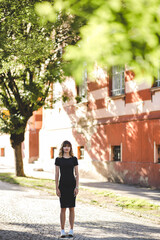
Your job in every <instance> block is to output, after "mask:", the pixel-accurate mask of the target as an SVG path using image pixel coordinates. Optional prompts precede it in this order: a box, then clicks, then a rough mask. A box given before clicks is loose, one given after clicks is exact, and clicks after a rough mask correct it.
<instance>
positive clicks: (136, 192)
mask: <svg viewBox="0 0 160 240" xmlns="http://www.w3.org/2000/svg"><path fill="white" fill-rule="evenodd" d="M14 171H15V170H14V168H13V167H7V166H3V165H0V172H12V173H13V172H14ZM25 173H26V175H27V176H32V177H36V178H46V179H54V173H53V172H51V171H50V172H46V171H42V172H41V171H34V164H27V165H26V166H25ZM80 184H81V186H82V187H86V188H91V189H92V188H97V189H101V190H103V189H104V190H107V191H110V192H113V193H115V194H119V195H121V196H127V197H135V198H143V199H146V200H149V201H150V202H153V203H155V204H159V205H160V189H159V190H154V189H150V188H144V187H138V186H137V187H136V186H132V185H127V184H119V183H111V182H106V181H103V182H100V181H96V180H95V179H94V180H93V179H84V178H80Z"/></svg>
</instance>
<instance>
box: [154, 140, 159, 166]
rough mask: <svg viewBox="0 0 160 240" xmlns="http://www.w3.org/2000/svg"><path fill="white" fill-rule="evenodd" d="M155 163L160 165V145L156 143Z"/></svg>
mask: <svg viewBox="0 0 160 240" xmlns="http://www.w3.org/2000/svg"><path fill="white" fill-rule="evenodd" d="M154 162H155V163H160V144H156V143H155V142H154Z"/></svg>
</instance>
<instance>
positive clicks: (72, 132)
mask: <svg viewBox="0 0 160 240" xmlns="http://www.w3.org/2000/svg"><path fill="white" fill-rule="evenodd" d="M95 78H96V80H95V81H89V80H88V79H87V75H85V76H84V81H83V84H82V85H81V86H79V87H76V85H75V82H74V81H73V80H72V79H71V78H68V79H66V81H65V82H64V83H63V84H61V85H60V84H58V83H56V84H54V86H53V96H52V97H53V98H55V99H58V98H59V99H60V98H61V96H62V95H63V96H65V98H66V99H68V101H66V102H62V101H61V100H59V101H57V102H55V103H54V104H53V105H52V108H51V109H43V110H42V109H41V110H39V112H37V113H35V114H34V116H33V117H32V119H31V120H30V123H29V125H28V128H27V131H26V139H25V143H24V159H25V161H26V162H30V163H31V162H33V161H35V160H38V161H37V164H39V166H41V167H42V168H43V169H44V170H49V171H53V170H54V160H55V158H56V157H57V156H58V151H59V148H60V145H61V143H62V142H63V141H64V140H69V141H71V143H72V145H73V150H74V153H75V155H76V156H77V157H78V159H79V168H80V174H81V176H83V177H86V178H88V177H92V178H96V179H97V180H102V179H103V180H104V179H106V180H108V181H112V182H121V183H127V184H138V185H142V186H146V187H156V188H160V80H159V79H158V78H157V79H156V80H155V83H154V84H151V83H149V82H147V81H140V82H136V81H135V78H134V73H133V72H132V71H131V70H127V69H126V68H124V67H120V66H114V67H113V68H112V70H111V71H110V72H109V73H108V74H107V73H106V72H104V71H103V70H102V69H100V68H98V67H97V69H96V72H95ZM52 100H54V99H52Z"/></svg>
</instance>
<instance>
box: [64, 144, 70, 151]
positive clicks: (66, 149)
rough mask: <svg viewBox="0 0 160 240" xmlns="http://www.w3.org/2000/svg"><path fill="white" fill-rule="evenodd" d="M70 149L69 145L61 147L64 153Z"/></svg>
mask: <svg viewBox="0 0 160 240" xmlns="http://www.w3.org/2000/svg"><path fill="white" fill-rule="evenodd" d="M70 150H71V148H70V146H69V145H66V146H64V147H63V151H64V153H69V152H70Z"/></svg>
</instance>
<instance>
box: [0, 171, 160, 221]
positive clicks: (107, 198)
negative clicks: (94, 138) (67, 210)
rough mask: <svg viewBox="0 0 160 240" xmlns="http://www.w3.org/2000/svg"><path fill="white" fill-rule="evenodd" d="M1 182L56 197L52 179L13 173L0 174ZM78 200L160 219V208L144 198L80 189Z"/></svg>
mask: <svg viewBox="0 0 160 240" xmlns="http://www.w3.org/2000/svg"><path fill="white" fill-rule="evenodd" d="M0 180H1V181H4V182H8V183H11V184H18V185H20V186H24V187H30V188H34V189H38V190H42V191H45V192H47V193H49V194H51V195H55V181H54V180H51V179H39V178H33V177H16V176H15V175H14V174H12V173H0ZM78 200H79V201H81V202H83V203H89V204H92V205H97V206H100V207H104V208H106V207H108V206H109V204H112V205H115V206H117V207H121V208H124V209H130V210H135V211H143V212H147V213H153V215H156V216H158V217H160V206H159V205H156V204H153V203H150V202H149V201H147V200H144V199H142V198H131V197H122V196H119V195H118V194H115V193H112V192H110V191H107V190H104V191H101V190H98V189H96V191H95V190H93V189H86V188H82V187H81V188H80V193H79V195H78Z"/></svg>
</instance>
